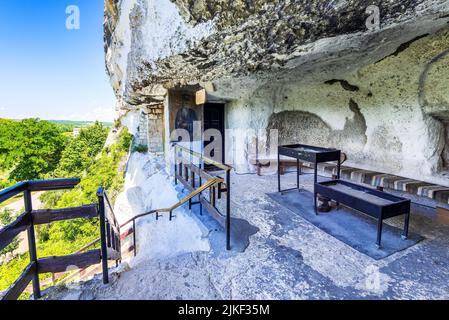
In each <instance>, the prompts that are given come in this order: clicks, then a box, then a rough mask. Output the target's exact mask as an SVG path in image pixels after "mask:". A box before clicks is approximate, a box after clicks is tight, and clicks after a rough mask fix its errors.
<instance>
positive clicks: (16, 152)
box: [0, 119, 66, 181]
mask: <svg viewBox="0 0 449 320" xmlns="http://www.w3.org/2000/svg"><path fill="white" fill-rule="evenodd" d="M65 142H66V138H65V137H64V135H62V134H61V131H60V130H59V129H58V127H57V126H55V125H53V124H51V123H49V122H47V121H40V120H39V119H26V120H22V121H12V120H3V119H0V169H2V170H11V172H10V173H9V179H13V180H16V181H21V180H32V179H36V178H41V177H42V176H43V175H44V174H46V173H49V172H51V171H53V170H54V169H55V168H56V166H57V165H58V163H59V160H60V158H61V153H62V150H63V149H64V144H65Z"/></svg>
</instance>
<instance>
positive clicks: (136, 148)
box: [132, 144, 148, 153]
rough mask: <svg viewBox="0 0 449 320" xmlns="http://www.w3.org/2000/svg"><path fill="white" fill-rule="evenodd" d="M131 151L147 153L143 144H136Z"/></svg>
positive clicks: (146, 148)
mask: <svg viewBox="0 0 449 320" xmlns="http://www.w3.org/2000/svg"><path fill="white" fill-rule="evenodd" d="M132 152H139V153H147V152H148V147H147V146H145V145H143V144H138V145H136V146H133V148H132Z"/></svg>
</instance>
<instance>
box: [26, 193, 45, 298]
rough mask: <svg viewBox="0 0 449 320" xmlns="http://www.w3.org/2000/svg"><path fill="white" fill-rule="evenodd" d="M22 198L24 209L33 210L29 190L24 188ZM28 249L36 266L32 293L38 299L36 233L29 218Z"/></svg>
mask: <svg viewBox="0 0 449 320" xmlns="http://www.w3.org/2000/svg"><path fill="white" fill-rule="evenodd" d="M23 199H24V202H25V211H26V212H29V213H30V214H31V212H32V211H33V203H32V200H31V191H30V190H25V191H24V192H23ZM27 233H28V250H29V253H30V262H35V263H36V268H35V271H34V274H33V295H34V299H35V300H36V299H39V298H40V297H41V289H40V286H39V265H38V262H37V252H36V235H35V233H34V223H33V220H31V224H30V226H29V227H28V231H27Z"/></svg>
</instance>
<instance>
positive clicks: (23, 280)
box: [2, 262, 36, 300]
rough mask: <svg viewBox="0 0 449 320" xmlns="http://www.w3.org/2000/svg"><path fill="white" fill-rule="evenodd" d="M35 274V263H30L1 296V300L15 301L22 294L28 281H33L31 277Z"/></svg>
mask: <svg viewBox="0 0 449 320" xmlns="http://www.w3.org/2000/svg"><path fill="white" fill-rule="evenodd" d="M35 272H36V262H31V263H30V264H29V265H28V266H27V267H26V268H25V270H24V271H23V273H22V275H21V276H20V277H19V278H18V279H17V280H16V281H15V282H14V283H13V285H12V286H11V287H9V289H8V290H6V293H5V294H4V295H3V297H2V300H17V299H18V298H19V297H20V295H21V294H22V292H23V291H24V290H25V289H26V287H27V286H28V284H29V283H30V281H31V280H32V279H33V275H34V273H35Z"/></svg>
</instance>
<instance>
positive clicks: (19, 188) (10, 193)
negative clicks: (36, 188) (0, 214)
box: [0, 182, 28, 203]
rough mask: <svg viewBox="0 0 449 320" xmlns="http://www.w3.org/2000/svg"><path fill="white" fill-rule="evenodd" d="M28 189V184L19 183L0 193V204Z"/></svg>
mask: <svg viewBox="0 0 449 320" xmlns="http://www.w3.org/2000/svg"><path fill="white" fill-rule="evenodd" d="M27 188H28V182H21V183H18V184H16V185H15V186H12V187H10V188H8V189H5V190H2V191H0V203H1V202H3V201H6V200H8V199H11V198H12V197H14V196H16V195H18V194H19V193H21V192H24V191H25V190H26V189H27Z"/></svg>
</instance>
